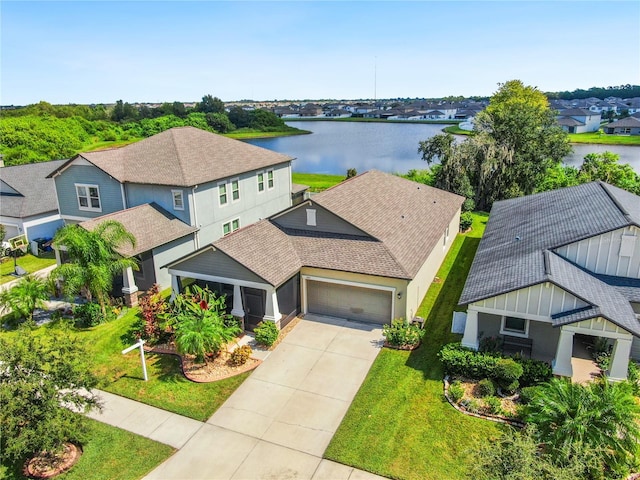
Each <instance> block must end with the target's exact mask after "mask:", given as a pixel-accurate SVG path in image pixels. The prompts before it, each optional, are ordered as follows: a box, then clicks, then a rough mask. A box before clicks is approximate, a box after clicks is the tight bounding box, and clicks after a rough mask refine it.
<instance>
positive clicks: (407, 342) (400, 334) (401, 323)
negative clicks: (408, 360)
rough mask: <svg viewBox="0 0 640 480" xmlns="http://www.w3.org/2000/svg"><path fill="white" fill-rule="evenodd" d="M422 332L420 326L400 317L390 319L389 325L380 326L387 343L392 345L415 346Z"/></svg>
mask: <svg viewBox="0 0 640 480" xmlns="http://www.w3.org/2000/svg"><path fill="white" fill-rule="evenodd" d="M422 333H423V331H422V330H421V329H420V327H418V326H417V325H412V324H410V323H409V322H408V321H407V320H404V319H402V318H396V319H394V320H392V321H391V325H388V324H387V325H383V326H382V335H383V336H384V337H385V338H386V339H387V343H388V344H389V345H393V346H394V347H407V346H411V347H413V346H416V345H418V344H419V343H420V339H421V338H422Z"/></svg>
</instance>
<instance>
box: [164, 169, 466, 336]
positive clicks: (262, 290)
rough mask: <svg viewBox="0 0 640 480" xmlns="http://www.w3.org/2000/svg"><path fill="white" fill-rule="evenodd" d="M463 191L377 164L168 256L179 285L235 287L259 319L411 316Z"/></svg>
mask: <svg viewBox="0 0 640 480" xmlns="http://www.w3.org/2000/svg"><path fill="white" fill-rule="evenodd" d="M463 200H464V199H463V198H462V197H460V196H458V195H454V194H452V193H449V192H445V191H442V190H438V189H435V188H432V187H427V186H425V185H422V184H418V183H415V182H411V181H408V180H405V179H402V178H400V177H397V176H394V175H389V174H386V173H382V172H379V171H375V170H374V171H369V172H366V173H364V174H362V175H359V176H356V177H353V178H351V179H349V180H346V181H344V182H342V183H340V184H338V185H336V186H334V187H332V188H330V189H328V190H326V191H324V192H322V193H319V194H317V195H314V196H313V197H312V198H310V199H308V200H306V201H303V202H302V203H300V204H299V205H296V206H293V207H291V208H289V209H287V210H285V211H283V212H281V213H278V214H276V215H273V216H271V217H270V218H268V219H264V220H261V221H260V222H257V223H255V224H253V225H249V226H247V227H244V228H241V229H240V230H239V231H237V232H235V233H233V234H231V235H228V236H225V237H224V238H221V239H219V240H217V241H215V242H213V243H212V244H210V245H207V246H205V247H203V248H202V249H200V250H199V251H197V252H195V253H193V254H191V255H188V256H187V257H185V258H182V259H179V260H177V261H175V262H172V263H169V264H168V265H167V267H168V270H169V273H170V274H171V276H172V279H173V290H174V292H179V291H181V290H182V289H183V288H184V286H185V285H188V284H191V283H193V282H196V283H198V284H200V285H208V286H209V287H211V288H212V289H215V290H217V291H221V292H224V293H227V295H228V296H227V301H228V305H232V306H233V309H232V310H231V313H232V314H233V315H235V316H237V317H243V318H244V319H245V326H246V327H247V328H248V329H252V328H253V327H254V326H255V325H256V324H257V323H258V322H260V321H263V320H268V321H273V322H276V323H277V324H278V325H279V326H280V327H283V326H285V325H286V324H287V322H289V321H290V320H291V319H292V318H293V317H294V316H295V315H296V314H298V313H300V312H303V313H314V314H318V315H326V316H333V317H340V318H348V319H352V320H359V321H365V322H373V323H378V324H383V323H389V322H390V321H391V320H392V319H393V318H400V317H403V318H409V319H411V318H413V317H414V316H415V315H416V312H417V310H418V307H419V305H420V302H421V301H422V298H423V297H424V295H425V293H426V292H427V289H428V288H429V285H430V284H431V282H432V281H433V279H434V277H435V275H436V272H437V270H438V268H439V267H440V264H441V263H442V260H443V259H444V257H445V256H446V254H447V252H448V250H449V248H450V247H451V244H452V243H453V240H454V238H455V235H456V233H457V232H458V229H459V221H460V209H461V205H462V202H463Z"/></svg>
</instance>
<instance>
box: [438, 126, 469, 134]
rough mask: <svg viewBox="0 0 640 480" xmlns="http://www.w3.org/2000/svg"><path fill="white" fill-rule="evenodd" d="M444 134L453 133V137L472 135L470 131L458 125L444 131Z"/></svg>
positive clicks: (445, 128)
mask: <svg viewBox="0 0 640 480" xmlns="http://www.w3.org/2000/svg"><path fill="white" fill-rule="evenodd" d="M442 131H443V132H447V133H451V134H453V135H471V132H470V131H469V130H463V129H461V128H460V127H458V125H450V126H448V127H444V128H443V129H442Z"/></svg>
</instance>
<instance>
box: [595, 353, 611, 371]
mask: <svg viewBox="0 0 640 480" xmlns="http://www.w3.org/2000/svg"><path fill="white" fill-rule="evenodd" d="M594 361H595V362H596V365H598V368H600V370H602V371H607V370H609V365H610V363H611V354H610V353H609V352H600V353H596V354H595V357H594Z"/></svg>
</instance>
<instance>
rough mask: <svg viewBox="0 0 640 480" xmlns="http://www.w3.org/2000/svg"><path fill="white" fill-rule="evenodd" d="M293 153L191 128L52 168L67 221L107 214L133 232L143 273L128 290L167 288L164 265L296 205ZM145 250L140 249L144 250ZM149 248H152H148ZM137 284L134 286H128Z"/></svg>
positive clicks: (127, 279) (88, 221)
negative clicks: (151, 286)
mask: <svg viewBox="0 0 640 480" xmlns="http://www.w3.org/2000/svg"><path fill="white" fill-rule="evenodd" d="M291 160H292V158H291V157H289V156H286V155H282V154H280V153H276V152H272V151H270V150H266V149H263V148H259V147H255V146H253V145H250V144H247V143H244V142H241V141H238V140H232V139H229V138H226V137H223V136H221V135H216V134H213V133H210V132H206V131H204V130H199V129H197V128H193V127H180V128H172V129H170V130H167V131H165V132H162V133H159V134H157V135H154V136H152V137H149V138H146V139H144V140H141V141H139V142H136V143H133V144H130V145H127V146H125V147H122V148H117V149H111V150H103V151H97V152H87V153H80V154H78V155H76V156H75V157H73V158H72V159H70V160H68V161H67V162H63V163H62V164H58V166H57V168H55V169H54V170H53V172H51V168H49V171H50V172H51V173H50V175H49V178H52V179H53V181H55V187H56V192H57V198H58V204H59V208H60V215H61V217H62V219H63V220H64V221H65V223H81V224H82V226H83V227H85V228H89V229H90V228H92V226H93V225H94V224H95V222H99V221H101V220H103V219H105V218H111V219H115V220H118V221H121V222H122V223H123V224H125V226H127V227H128V228H130V229H131V231H133V232H135V234H136V237H137V239H138V247H136V249H135V251H132V252H124V253H126V254H130V255H133V256H136V257H138V259H139V260H140V262H141V265H142V266H143V271H142V272H135V273H134V272H131V271H129V272H125V274H124V288H125V289H126V290H125V293H129V294H134V293H135V292H136V291H137V286H138V284H137V283H136V282H139V286H144V287H146V286H148V285H149V284H150V283H154V282H156V283H159V284H160V285H161V286H163V287H168V286H169V285H170V277H169V275H168V273H167V272H166V270H160V267H161V266H162V265H164V264H166V263H167V262H170V261H171V260H174V259H176V258H179V257H181V256H183V255H185V254H187V253H189V252H193V251H194V250H196V249H198V248H199V247H200V245H205V244H208V243H211V242H213V241H214V240H216V239H218V238H220V237H222V236H223V235H228V234H230V233H232V232H234V231H235V230H238V229H239V228H241V227H243V226H245V225H249V224H251V223H254V222H257V221H258V220H260V219H261V218H266V217H268V216H270V215H273V214H274V213H276V212H279V211H281V210H283V209H284V208H287V207H289V206H290V205H291V195H292V188H291V187H292V185H291ZM143 247H144V248H146V249H145V250H142V251H141V250H140V248H143ZM147 247H148V248H147ZM132 282H133V285H131V284H130V283H132Z"/></svg>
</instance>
